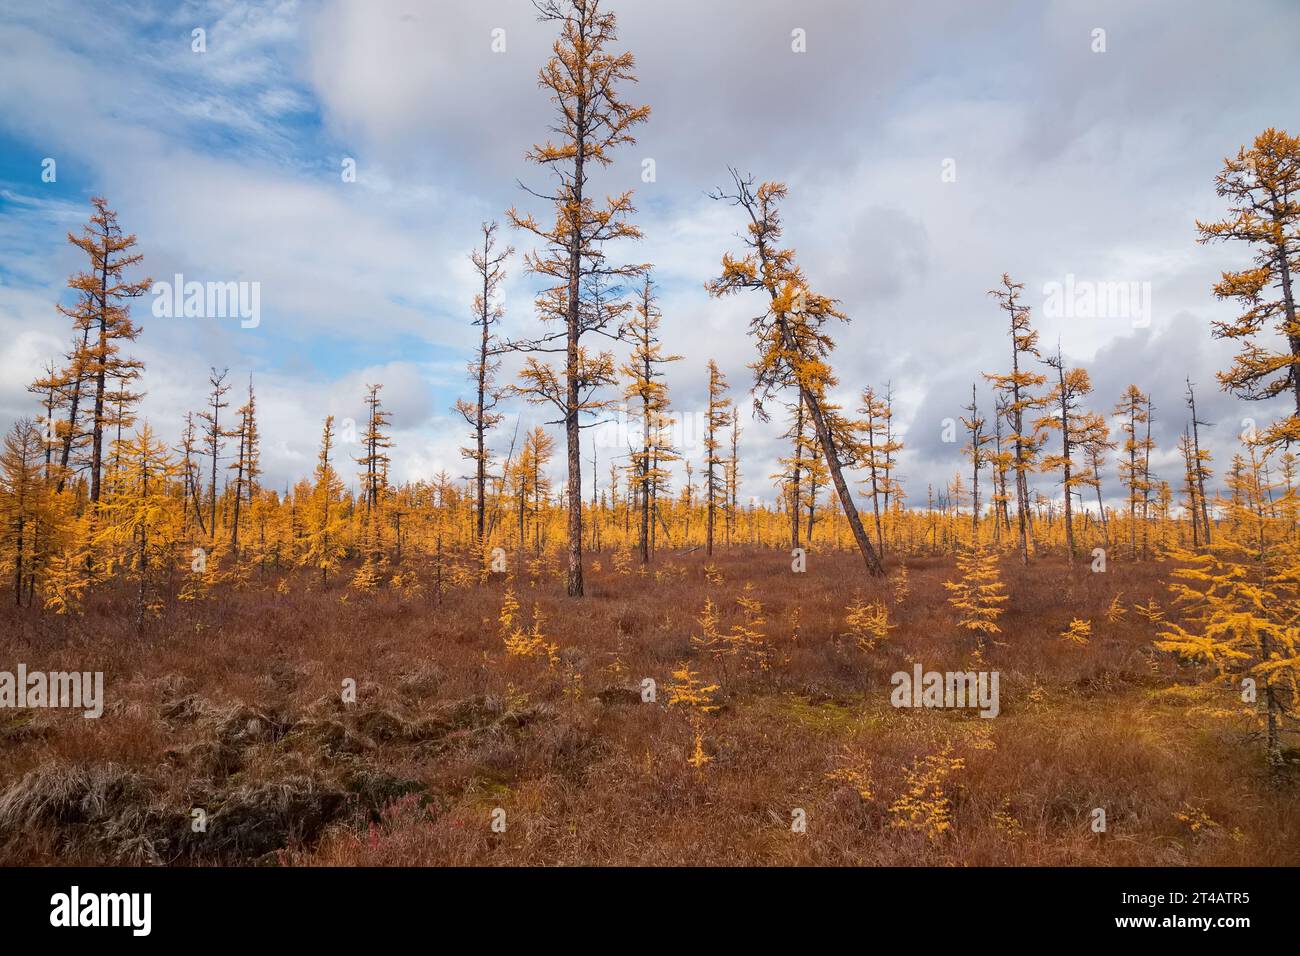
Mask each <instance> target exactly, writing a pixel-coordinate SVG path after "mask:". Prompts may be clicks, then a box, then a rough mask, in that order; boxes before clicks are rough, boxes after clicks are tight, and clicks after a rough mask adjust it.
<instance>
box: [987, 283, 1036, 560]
mask: <svg viewBox="0 0 1300 956" xmlns="http://www.w3.org/2000/svg"><path fill="white" fill-rule="evenodd" d="M1024 288H1025V284H1024V283H1023V282H1013V281H1011V276H1009V275H1007V274H1006V273H1005V272H1004V273H1003V274H1002V287H1001V288H999V289H990V290H989V295H991V296H993V297H994V298H995V299H997V300H998V306H999V307H1000V308H1001V309H1002V310H1003V311H1004V312H1006V313H1007V319H1008V329H1009V333H1010V337H1011V371H1010V373H1008V374H999V373H988V372H986V373H984V377H985V378H986V379H987V380H988V381H989V382H991V383H992V385H993V388H994V389H995V390H996V391H997V392H998V393H999V394H1000V395H1001V398H1002V415H1003V419H1004V421H1005V422H1006V423H1007V426H1008V427H1009V428H1010V429H1011V433H1010V434H1009V435H1008V436H1007V441H1008V443H1009V444H1010V451H1011V464H1010V468H1011V471H1012V473H1013V475H1014V477H1015V483H1016V531H1017V535H1018V539H1019V548H1020V561H1021V563H1022V564H1028V563H1029V520H1030V514H1029V474H1030V472H1031V471H1033V470H1034V467H1035V463H1036V460H1037V456H1038V450H1039V448H1040V447H1041V444H1042V435H1041V433H1039V432H1038V430H1037V429H1035V428H1034V427H1033V425H1032V419H1031V417H1030V413H1031V412H1032V411H1033V410H1035V409H1038V408H1041V407H1042V399H1041V398H1040V397H1038V396H1035V395H1034V394H1033V391H1032V390H1033V389H1035V388H1039V387H1040V386H1042V385H1043V384H1044V383H1046V381H1047V376H1045V375H1042V374H1040V373H1038V372H1034V371H1031V370H1030V368H1029V367H1028V361H1029V360H1030V359H1031V358H1032V359H1038V358H1040V356H1039V354H1038V332H1037V331H1036V330H1035V329H1034V327H1033V326H1032V325H1031V324H1030V318H1029V306H1027V305H1024V304H1022V303H1021V301H1020V294H1021V292H1022V291H1023V290H1024Z"/></svg>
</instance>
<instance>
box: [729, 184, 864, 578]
mask: <svg viewBox="0 0 1300 956" xmlns="http://www.w3.org/2000/svg"><path fill="white" fill-rule="evenodd" d="M731 177H732V182H733V184H734V192H727V191H724V190H722V189H718V190H715V191H714V193H712V196H713V198H714V199H716V200H719V201H725V202H730V203H731V204H732V205H735V206H738V207H740V208H741V209H743V210H744V212H745V215H746V216H747V218H748V219H749V223H748V225H747V230H746V236H745V239H744V241H745V245H746V252H745V253H744V255H742V256H740V257H739V258H737V257H736V256H733V255H731V254H730V253H727V254H724V255H723V257H722V274H721V275H720V276H719V277H718V278H716V279H713V280H711V281H710V282H709V283H708V286H707V288H708V291H709V294H710V295H713V296H717V297H721V296H725V295H732V294H735V293H738V292H741V291H746V290H755V291H760V292H762V293H764V294H765V297H766V299H767V303H766V308H765V310H764V311H763V313H762V314H760V315H758V316H755V317H754V318H753V319H752V320H751V322H750V334H751V335H752V336H753V337H754V340H755V341H756V343H757V345H758V350H759V357H758V360H757V361H756V362H755V363H754V364H753V365H752V366H751V368H753V370H754V409H755V412H756V413H757V414H758V415H759V417H760V418H763V419H766V417H767V415H766V412H765V411H764V404H765V402H766V401H768V400H770V399H771V398H772V397H773V395H774V394H775V393H777V392H779V391H783V390H785V389H791V388H793V389H795V390H796V391H797V392H798V393H799V395H800V397H801V398H802V399H803V402H804V405H805V407H806V408H807V410H808V414H809V416H810V417H811V419H812V423H813V427H814V429H815V431H816V434H817V442H818V445H819V447H820V448H821V451H822V454H823V455H824V456H825V460H826V467H827V469H828V471H829V472H830V477H831V481H832V482H833V483H834V485H835V490H836V492H837V493H838V495H839V500H840V504H841V506H842V507H843V509H844V515H845V518H846V519H847V521H848V524H849V527H850V529H851V530H852V532H853V538H854V541H855V542H856V543H857V546H858V550H859V551H860V552H861V553H862V557H863V560H864V561H865V562H866V565H867V570H868V572H869V573H871V574H873V575H880V574H884V573H885V572H884V566H883V565H882V564H881V562H880V557H879V555H878V554H877V552H876V549H875V547H873V546H872V544H871V540H870V539H869V538H868V537H867V532H866V529H865V528H863V526H862V519H861V517H860V516H859V515H858V509H857V506H856V504H854V501H853V494H852V492H851V491H850V490H849V485H848V482H847V481H846V480H845V477H844V467H845V465H846V464H850V465H851V463H852V460H853V457H854V455H855V454H856V449H857V442H856V438H855V436H854V433H853V426H852V423H851V422H850V421H848V420H847V419H846V418H845V417H844V416H843V415H842V414H841V412H840V410H839V409H838V408H837V407H835V406H834V405H833V404H832V403H831V402H830V400H829V396H828V392H829V390H830V389H832V388H834V387H835V386H836V385H837V384H838V382H837V380H836V378H835V375H834V373H833V371H832V370H831V367H830V364H829V357H830V352H831V350H832V349H833V348H834V345H835V343H834V342H833V341H832V339H831V337H830V334H829V333H828V332H827V331H826V324H827V322H829V321H830V320H831V319H837V320H839V321H847V316H845V315H844V313H843V312H841V311H840V310H839V309H838V308H837V307H836V302H835V300H833V299H830V298H828V297H826V296H823V295H818V294H816V293H814V292H812V291H811V290H810V289H809V288H808V283H807V281H806V280H805V278H804V275H803V271H802V270H801V269H800V268H799V265H798V263H797V262H796V261H795V252H794V250H793V249H788V248H782V247H781V246H780V242H781V235H782V224H781V214H780V208H779V204H780V202H781V201H782V200H783V199H785V197H786V187H785V185H784V184H782V183H777V182H767V183H763V184H762V185H761V186H759V187H758V188H757V189H755V188H754V180H753V178H752V177H745V176H742V175H741V174H740V173H739V171H737V170H736V169H734V168H733V169H732V170H731ZM842 456H843V457H842Z"/></svg>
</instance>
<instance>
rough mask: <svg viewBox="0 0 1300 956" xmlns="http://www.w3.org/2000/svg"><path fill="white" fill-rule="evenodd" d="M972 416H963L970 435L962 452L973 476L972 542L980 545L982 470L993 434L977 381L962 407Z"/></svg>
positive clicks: (963, 425)
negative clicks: (978, 391)
mask: <svg viewBox="0 0 1300 956" xmlns="http://www.w3.org/2000/svg"><path fill="white" fill-rule="evenodd" d="M962 410H963V411H965V412H967V413H968V414H969V415H970V417H969V418H967V417H965V416H962V420H961V423H962V427H964V428H965V429H966V432H967V434H969V435H970V438H969V440H968V441H967V442H966V445H965V447H964V448H962V453H963V454H964V455H966V457H968V458H969V459H970V473H971V474H970V478H971V529H970V539H971V544H972V545H974V546H976V547H978V546H979V543H980V470H981V469H982V468H984V466H985V465H987V464H988V463H989V453H988V450H987V448H986V446H987V445H988V443H989V442H991V441H992V440H993V436H992V435H990V434H989V433H988V432H986V431H985V430H984V426H985V424H986V422H985V419H984V416H982V415H981V414H980V407H979V400H978V398H977V397H976V395H975V383H974V382H971V386H970V404H969V405H966V406H964V407H963V409H962Z"/></svg>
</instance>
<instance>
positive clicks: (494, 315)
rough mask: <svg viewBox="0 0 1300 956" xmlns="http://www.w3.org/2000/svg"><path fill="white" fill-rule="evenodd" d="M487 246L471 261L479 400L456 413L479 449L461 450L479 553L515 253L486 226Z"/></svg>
mask: <svg viewBox="0 0 1300 956" xmlns="http://www.w3.org/2000/svg"><path fill="white" fill-rule="evenodd" d="M480 229H481V230H482V233H483V244H482V246H481V247H480V248H477V249H475V250H474V251H473V252H471V253H470V261H471V262H473V263H474V270H475V272H477V273H478V283H479V286H480V287H479V288H478V289H477V290H476V291H475V293H474V321H473V324H474V325H476V326H478V330H479V341H478V354H477V355H476V356H475V357H474V359H473V360H472V361H471V362H470V363H469V378H470V381H471V382H472V383H473V384H474V396H475V400H474V401H472V402H470V401H466V400H464V399H460V400H458V401H457V402H456V411H458V412H460V414H461V416H462V417H464V419H465V421H466V423H467V424H468V425H469V427H470V434H471V436H472V438H473V441H474V444H473V446H472V447H469V448H462V449H461V450H460V454H461V457H462V458H465V459H467V460H468V461H472V462H473V463H474V535H475V538H476V539H477V542H478V546H479V548H482V547H483V544H484V541H485V537H486V532H487V481H488V469H489V466H490V465H491V457H492V456H491V453H490V452H489V451H488V446H487V436H488V433H489V432H491V431H492V429H494V428H495V427H496V426H497V425H499V424H500V423H501V419H502V417H503V416H502V415H501V413H500V412H498V411H497V410H496V408H497V405H498V404H499V402H500V400H501V394H502V393H501V390H500V389H499V388H498V387H497V384H496V373H497V371H498V370H499V369H500V367H501V360H500V359H498V358H497V357H496V356H497V355H498V354H499V350H500V349H499V346H500V343H499V342H498V340H497V336H496V333H495V332H494V331H493V328H494V327H495V326H496V325H497V324H499V323H500V322H501V319H502V317H503V316H504V315H505V309H504V308H503V307H502V305H501V302H500V297H499V291H500V287H501V284H502V283H503V282H504V281H505V278H506V268H505V267H506V261H507V260H508V259H509V258H510V256H512V255H513V254H514V249H513V248H512V247H510V246H506V247H505V248H504V249H498V247H497V240H496V231H497V224H496V223H495V222H485V223H483V224H482V225H481V226H480Z"/></svg>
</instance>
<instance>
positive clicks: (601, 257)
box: [507, 0, 650, 597]
mask: <svg viewBox="0 0 1300 956" xmlns="http://www.w3.org/2000/svg"><path fill="white" fill-rule="evenodd" d="M535 6H536V7H537V10H538V13H539V16H538V19H539V20H541V21H542V22H544V23H550V24H554V25H555V26H557V27H558V29H559V37H558V38H557V39H556V41H555V45H554V46H553V47H552V54H553V55H552V56H551V59H550V60H548V61H547V63H546V65H545V66H543V67H542V69H541V71H540V73H539V74H538V84H539V85H540V86H541V87H542V88H543V89H544V90H546V91H547V92H548V93H549V95H550V98H551V102H552V103H553V104H554V106H555V122H554V125H553V126H552V127H551V129H552V132H554V133H556V134H557V137H558V140H559V141H558V142H551V141H549V140H548V141H546V142H543V143H539V144H537V145H535V146H534V147H533V148H532V149H531V150H530V151H529V152H528V153H527V158H528V159H529V160H530V161H532V162H534V163H537V164H539V165H541V166H543V167H544V168H546V169H547V170H549V171H550V172H551V173H552V174H553V175H554V177H555V191H554V193H551V194H549V195H541V194H539V193H532V195H534V196H539V197H540V198H543V199H546V200H547V201H549V202H550V203H551V205H552V207H553V211H554V217H555V218H554V221H553V222H552V223H551V224H549V225H548V224H545V223H544V222H542V221H539V220H538V219H536V218H534V217H533V216H532V215H531V214H525V213H521V212H519V211H518V210H517V209H511V210H509V212H508V213H507V216H508V217H509V219H510V221H511V223H513V224H514V226H515V227H517V228H519V229H522V230H524V231H526V232H528V233H531V234H532V235H533V236H534V237H536V238H537V239H538V240H540V241H541V243H542V245H543V248H542V249H541V250H538V251H533V252H530V253H528V254H527V255H526V256H525V262H526V267H527V269H528V271H529V272H531V273H532V274H534V275H538V276H541V277H543V278H544V279H546V280H549V281H551V282H552V283H553V284H552V285H551V286H549V287H548V288H546V289H545V290H544V291H543V292H542V293H541V295H540V296H538V298H537V302H536V305H537V311H538V314H539V316H540V317H541V319H542V320H543V322H544V323H545V324H548V325H550V326H553V327H554V330H553V331H547V332H545V333H544V334H543V335H542V336H541V337H540V338H536V339H531V340H522V341H517V342H512V343H510V347H511V348H513V349H515V350H517V351H521V352H526V353H539V352H540V353H547V352H562V354H563V356H564V358H563V363H562V366H561V368H560V369H559V370H558V371H557V370H556V369H555V368H554V367H553V366H552V365H550V364H548V363H546V362H544V361H540V360H539V359H538V358H537V357H536V355H535V354H530V355H529V356H528V357H527V359H526V361H525V364H524V368H523V371H522V372H521V375H520V380H519V385H518V386H517V389H518V391H519V392H520V393H521V394H522V395H523V396H524V397H525V398H526V399H527V400H528V401H530V402H535V403H540V404H549V405H552V406H554V407H555V409H556V410H557V411H558V412H559V413H560V416H561V420H562V421H563V423H564V434H565V441H566V445H567V455H566V464H567V467H568V487H567V490H566V491H567V493H566V498H567V502H566V504H567V507H568V569H567V590H568V593H569V596H570V597H581V596H582V594H583V583H582V548H583V539H582V449H581V439H580V435H581V432H580V428H581V416H582V415H584V414H588V413H591V412H593V411H596V410H598V409H600V408H603V407H605V405H606V404H607V402H606V401H602V400H601V399H600V398H599V397H598V393H599V391H600V390H601V389H602V388H603V387H604V386H607V385H611V384H613V382H614V361H613V357H612V356H611V355H610V354H609V353H608V352H601V353H595V352H592V351H590V350H589V349H587V348H586V347H585V346H584V344H583V339H584V337H586V338H589V337H591V336H593V335H606V336H609V335H611V332H613V330H615V329H617V328H618V326H619V325H620V323H621V322H622V317H623V315H624V313H625V312H626V311H627V309H628V304H627V303H626V302H621V301H617V299H616V298H615V297H614V296H612V295H611V294H610V292H611V287H613V288H614V289H615V290H616V289H617V283H618V282H620V281H623V280H626V279H629V278H632V277H634V276H637V275H639V274H641V273H642V272H643V271H644V266H642V265H626V266H620V265H616V264H615V263H613V262H611V261H610V260H609V258H608V255H607V253H606V246H607V245H608V244H609V243H610V242H612V241H615V240H619V239H636V238H640V235H641V231H640V230H639V229H638V228H637V227H636V226H635V225H634V224H633V223H632V222H631V219H630V217H631V215H632V214H633V213H634V212H635V209H634V207H633V205H632V193H631V191H626V192H623V193H621V194H619V195H617V196H613V197H610V198H608V199H607V200H606V201H605V202H604V203H603V204H601V205H597V204H596V203H595V202H594V201H593V200H592V197H591V195H590V192H589V191H588V182H587V180H588V178H589V176H590V175H591V172H592V169H593V168H599V167H606V166H609V165H610V164H611V163H612V162H613V156H612V154H613V152H614V150H615V149H616V148H617V147H619V146H624V145H631V144H633V143H635V142H636V140H635V138H634V137H633V135H632V131H633V129H634V128H635V127H636V126H637V125H638V124H640V123H643V122H645V120H646V119H648V118H649V116H650V107H648V106H634V105H633V104H632V103H630V102H629V101H627V100H625V99H624V98H623V97H622V95H621V94H620V92H619V88H620V87H621V86H622V85H624V84H627V83H632V82H635V81H636V76H635V73H634V70H635V66H636V61H635V59H634V58H633V56H632V54H631V53H629V52H626V51H624V52H622V53H616V52H614V49H613V47H614V45H615V44H616V43H617V41H618V30H617V26H618V22H617V19H616V17H615V16H614V14H613V13H610V12H608V11H607V10H602V9H601V4H600V0H538V2H537V3H536V4H535ZM530 192H531V191H530ZM613 334H614V335H617V332H613Z"/></svg>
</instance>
